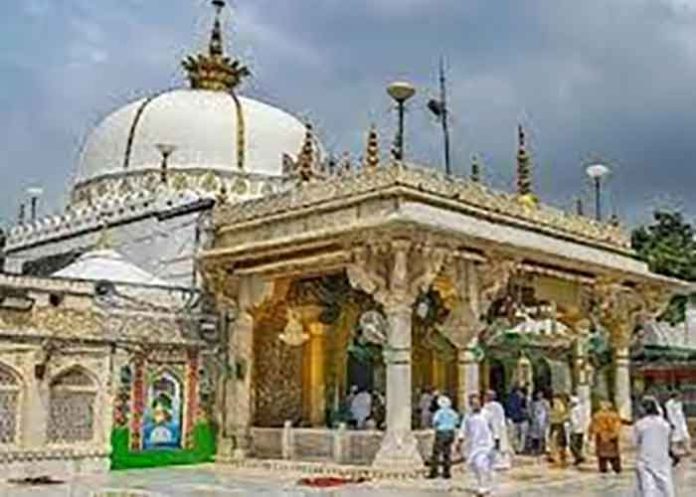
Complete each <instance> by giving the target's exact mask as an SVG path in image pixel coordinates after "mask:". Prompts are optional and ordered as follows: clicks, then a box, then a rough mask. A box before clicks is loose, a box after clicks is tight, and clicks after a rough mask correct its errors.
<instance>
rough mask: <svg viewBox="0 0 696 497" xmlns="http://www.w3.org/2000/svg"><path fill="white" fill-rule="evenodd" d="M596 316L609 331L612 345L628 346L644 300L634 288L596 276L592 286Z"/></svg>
mask: <svg viewBox="0 0 696 497" xmlns="http://www.w3.org/2000/svg"><path fill="white" fill-rule="evenodd" d="M593 296H594V300H595V302H596V305H597V308H596V311H597V317H598V319H599V321H600V323H601V324H602V325H604V326H605V327H606V328H607V329H608V330H609V332H610V340H611V343H612V345H613V346H614V347H615V348H617V349H621V348H625V347H628V346H629V345H630V343H631V337H632V334H633V328H634V326H635V324H636V322H637V319H638V318H639V317H640V316H641V315H642V314H643V312H644V310H645V300H644V299H643V298H642V297H641V295H640V294H639V293H638V292H637V291H636V290H635V289H634V288H630V287H627V286H625V285H623V284H622V283H621V282H620V281H619V280H617V279H616V278H609V277H601V278H598V279H597V281H596V282H595V284H594V286H593Z"/></svg>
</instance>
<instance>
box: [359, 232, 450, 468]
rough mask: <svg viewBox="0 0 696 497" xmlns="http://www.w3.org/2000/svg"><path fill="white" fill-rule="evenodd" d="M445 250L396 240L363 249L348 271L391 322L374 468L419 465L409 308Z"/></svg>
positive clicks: (439, 264) (429, 280)
mask: <svg viewBox="0 0 696 497" xmlns="http://www.w3.org/2000/svg"><path fill="white" fill-rule="evenodd" d="M444 257H445V252H444V251H442V250H440V249H434V248H432V247H423V246H419V247H416V246H414V245H413V244H411V243H410V242H406V241H401V240H395V241H392V242H390V243H389V244H388V245H387V246H386V247H372V246H363V247H360V248H358V249H356V251H355V252H354V261H353V263H352V264H351V265H349V267H348V268H347V274H348V277H349V280H350V282H351V284H352V285H353V286H354V287H357V288H360V289H362V290H364V291H366V292H367V293H369V294H371V295H372V296H373V298H374V299H375V300H376V301H377V302H379V303H380V304H382V306H383V309H384V313H385V314H386V317H387V321H388V323H389V330H388V336H387V343H386V345H385V347H384V360H385V363H386V369H387V392H386V403H387V431H386V434H385V436H384V438H383V440H382V444H381V446H380V449H379V451H378V453H377V455H376V457H375V461H374V465H375V466H380V467H390V468H391V467H395V466H398V467H421V466H422V464H423V461H422V459H421V456H420V454H419V452H418V444H417V441H416V438H415V436H414V435H413V431H412V428H411V409H412V400H411V397H412V394H411V388H412V386H411V341H412V340H411V333H412V330H411V319H412V315H413V304H414V302H415V300H416V299H417V297H418V295H419V293H420V292H422V291H425V290H427V289H428V288H429V287H430V285H431V284H432V282H433V280H434V279H435V276H436V275H437V274H438V272H439V271H440V269H441V268H442V264H443V261H444Z"/></svg>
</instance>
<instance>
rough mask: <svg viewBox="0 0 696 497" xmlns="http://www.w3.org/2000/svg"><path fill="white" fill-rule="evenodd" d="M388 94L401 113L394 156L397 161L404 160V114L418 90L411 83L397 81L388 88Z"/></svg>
mask: <svg viewBox="0 0 696 497" xmlns="http://www.w3.org/2000/svg"><path fill="white" fill-rule="evenodd" d="M387 93H388V94H389V96H390V97H391V98H392V99H393V100H394V101H395V102H396V105H397V110H398V113H399V127H398V130H397V133H396V144H395V145H396V146H395V149H394V156H395V158H396V160H399V161H402V160H404V112H405V109H406V102H407V101H408V100H409V99H410V98H411V97H413V95H415V94H416V89H415V88H414V86H413V85H412V84H411V83H406V82H404V81H397V82H395V83H392V84H390V85H389V86H388V87H387Z"/></svg>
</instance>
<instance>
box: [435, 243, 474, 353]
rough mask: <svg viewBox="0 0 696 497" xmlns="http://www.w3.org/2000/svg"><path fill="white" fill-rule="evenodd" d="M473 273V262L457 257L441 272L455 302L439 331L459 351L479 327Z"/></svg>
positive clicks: (466, 345)
mask: <svg viewBox="0 0 696 497" xmlns="http://www.w3.org/2000/svg"><path fill="white" fill-rule="evenodd" d="M475 272H476V268H475V266H474V263H473V262H471V261H469V260H466V259H465V258H463V257H457V256H455V257H454V258H453V259H452V261H451V262H450V263H449V264H448V265H447V267H445V268H444V270H443V275H444V276H445V277H446V279H447V281H448V282H449V283H450V284H451V285H452V288H451V290H452V293H454V295H455V301H454V305H453V306H452V307H451V308H450V312H449V315H448V316H447V318H446V320H445V322H444V323H443V324H442V325H441V326H440V327H439V331H440V332H441V333H442V334H443V335H444V336H445V337H446V338H447V339H448V340H449V341H450V342H451V343H452V344H453V345H454V346H455V347H456V348H458V349H460V350H462V349H465V348H466V347H468V345H469V343H470V342H471V339H472V337H474V336H475V335H476V333H477V332H478V331H479V327H480V319H479V316H478V315H477V307H476V306H477V303H478V298H477V295H476V294H477V292H478V290H477V287H476V284H477V281H476V277H475Z"/></svg>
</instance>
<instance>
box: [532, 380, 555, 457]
mask: <svg viewBox="0 0 696 497" xmlns="http://www.w3.org/2000/svg"><path fill="white" fill-rule="evenodd" d="M549 411H550V406H549V402H548V401H547V400H546V399H545V398H544V392H542V391H541V390H540V391H538V392H537V393H536V398H535V399H534V402H532V408H531V422H530V425H529V433H528V436H529V439H530V441H531V451H532V454H533V455H535V456H540V455H542V454H544V453H545V452H546V430H547V429H548V425H549Z"/></svg>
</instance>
